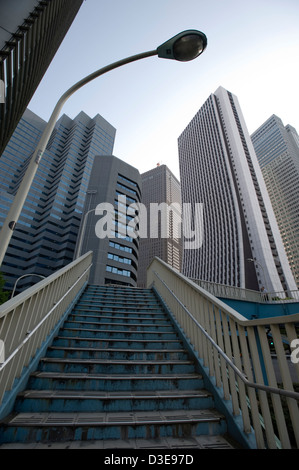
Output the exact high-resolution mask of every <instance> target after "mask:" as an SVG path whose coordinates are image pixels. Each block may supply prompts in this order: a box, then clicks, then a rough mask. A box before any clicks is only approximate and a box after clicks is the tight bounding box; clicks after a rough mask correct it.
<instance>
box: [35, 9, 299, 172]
mask: <svg viewBox="0 0 299 470" xmlns="http://www.w3.org/2000/svg"><path fill="white" fill-rule="evenodd" d="M298 24H299V1H298V0H251V1H247V0H184V1H183V2H182V0H180V1H179V0H150V1H147V0H85V1H84V2H83V5H82V7H81V9H80V10H79V13H78V15H77V17H76V19H75V21H74V22H73V24H72V26H71V28H70V30H69V32H68V34H67V36H66V37H65V39H64V41H63V43H62V45H61V47H60V49H59V50H58V52H57V54H56V56H55V57H54V59H53V61H52V63H51V65H50V67H49V69H48V71H47V72H46V74H45V76H44V78H43V80H42V83H41V84H40V86H39V88H38V89H37V91H36V93H35V95H34V97H33V99H32V101H31V103H30V104H29V108H30V109H31V110H32V111H34V112H35V113H36V114H38V115H39V116H41V117H42V118H43V119H45V120H48V119H49V116H50V114H51V112H52V110H53V108H54V105H55V104H56V102H57V100H58V99H59V97H60V96H61V94H62V93H63V92H64V91H66V89H67V88H69V87H70V86H71V85H73V84H74V83H75V82H76V81H78V80H80V79H81V78H83V77H84V76H85V75H87V74H89V73H91V72H93V71H95V70H96V69H98V68H100V67H103V66H105V65H107V64H110V63H111V62H114V61H116V60H119V59H122V58H124V57H128V56H130V55H134V54H137V53H139V52H144V51H147V50H152V49H156V47H157V46H159V45H160V44H161V43H163V42H164V41H166V40H167V39H168V38H170V37H172V36H174V35H175V34H176V33H178V32H180V31H183V30H186V29H198V30H201V31H203V32H204V33H205V34H206V35H207V37H208V47H207V49H206V51H205V52H204V54H203V55H202V56H200V57H199V58H198V59H196V60H195V61H192V62H188V63H179V62H176V61H170V60H165V59H159V58H157V57H151V58H147V59H143V60H142V61H138V62H136V63H134V64H129V65H126V66H124V67H122V68H120V69H117V70H114V71H112V72H110V73H108V74H106V75H104V76H102V77H100V78H98V79H96V80H95V81H94V82H92V83H90V84H88V85H86V86H85V87H84V88H83V89H81V90H80V91H78V92H77V93H76V94H75V95H73V96H72V97H71V98H70V100H69V101H68V102H67V104H66V105H65V107H64V110H63V112H65V113H66V114H68V115H69V116H70V117H72V118H74V117H75V116H76V115H77V114H78V113H79V112H80V111H81V110H83V111H85V112H86V113H87V114H88V115H89V116H91V117H94V116H95V115H96V114H97V113H99V114H101V115H102V116H103V117H104V118H105V119H106V120H107V121H109V122H110V123H111V124H112V125H113V126H114V127H115V128H116V129H117V133H116V142H115V147H114V155H115V156H117V157H118V158H121V159H122V160H124V161H126V162H127V163H130V164H131V165H133V166H135V167H136V168H138V169H139V171H140V172H141V173H142V172H144V171H147V170H149V169H151V168H154V167H155V166H156V164H157V163H158V162H160V163H165V164H166V165H168V167H169V168H170V169H171V170H172V171H173V172H174V173H175V174H176V176H179V166H178V150H177V139H178V137H179V135H180V134H181V132H182V131H183V130H184V128H185V127H186V126H187V125H188V123H189V122H190V120H191V119H192V118H193V116H194V115H195V114H196V112H197V111H198V109H199V108H200V107H201V106H202V104H203V103H204V102H205V101H206V99H207V98H208V96H209V95H210V94H211V93H213V92H214V91H215V90H216V89H217V88H218V87H219V86H223V87H224V88H226V89H228V90H229V91H231V92H232V93H233V94H235V95H237V97H238V99H239V101H240V105H241V108H242V111H243V114H244V117H245V120H246V123H247V127H248V130H249V132H250V133H252V132H253V131H255V130H256V129H257V128H258V127H259V126H260V125H261V124H262V123H263V122H264V121H265V120H266V119H268V118H269V117H270V116H271V115H272V114H276V115H277V116H279V117H280V118H281V119H282V120H283V122H284V124H285V125H286V124H291V125H293V126H294V127H295V128H296V129H297V131H298V132H299V99H298V96H299V90H298V88H299V27H298Z"/></svg>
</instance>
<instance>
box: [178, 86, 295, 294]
mask: <svg viewBox="0 0 299 470" xmlns="http://www.w3.org/2000/svg"><path fill="white" fill-rule="evenodd" d="M178 144H179V161H180V175H181V191H182V203H183V207H184V204H185V203H191V204H192V205H194V204H195V203H202V204H203V220H202V230H203V233H202V245H201V246H200V247H199V248H196V249H184V254H183V263H182V272H183V274H185V275H186V276H187V277H189V278H194V279H202V280H206V281H210V282H215V283H220V284H226V285H230V286H237V287H241V288H247V289H254V290H259V289H260V288H261V287H262V286H264V287H265V288H266V289H267V290H268V291H272V292H274V291H275V292H278V291H282V290H295V289H297V287H296V283H295V280H294V278H293V275H292V272H291V269H290V266H289V263H288V259H287V257H286V253H285V250H284V247H283V243H282V239H281V236H280V232H279V229H278V226H277V222H276V219H275V216H274V212H273V209H272V206H271V203H270V199H269V195H268V192H267V189H266V186H265V182H264V179H263V176H262V173H261V169H260V166H259V164H258V161H257V157H256V154H255V151H254V148H253V145H252V142H251V139H250V136H249V133H248V130H247V127H246V124H245V121H244V118H243V114H242V111H241V108H240V105H239V102H238V99H237V97H236V96H234V95H233V94H232V93H230V92H228V91H227V90H225V89H224V88H222V87H220V88H218V89H217V91H216V92H215V93H214V94H212V95H211V96H210V97H209V98H208V99H207V101H206V102H205V103H204V105H203V106H202V107H201V109H200V110H199V111H198V113H197V114H196V115H195V117H194V118H193V119H192V121H191V122H190V123H189V125H188V126H187V128H186V129H185V130H184V131H183V133H182V134H181V136H180V137H179V140H178ZM251 260H254V262H252V261H251Z"/></svg>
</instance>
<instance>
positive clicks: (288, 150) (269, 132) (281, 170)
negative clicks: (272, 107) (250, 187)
mask: <svg viewBox="0 0 299 470" xmlns="http://www.w3.org/2000/svg"><path fill="white" fill-rule="evenodd" d="M251 139H252V142H253V146H254V149H255V152H256V155H257V158H258V161H259V164H260V167H261V170H262V173H263V177H264V180H265V183H266V186H267V190H268V193H269V196H270V199H271V203H272V207H273V210H274V213H275V216H276V220H277V223H278V227H279V229H280V233H281V237H282V240H283V244H284V247H285V250H286V254H287V257H288V260H289V263H290V267H291V269H292V272H293V275H294V278H295V280H296V283H297V286H298V287H299V223H298V221H299V136H298V134H297V131H296V129H294V127H292V126H290V125H287V126H284V125H283V123H282V120H281V119H280V118H279V117H277V116H275V115H273V116H271V117H270V118H269V119H268V120H267V121H266V122H265V123H264V124H262V126H260V127H259V128H258V129H257V130H256V131H255V132H254V133H253V134H252V136H251Z"/></svg>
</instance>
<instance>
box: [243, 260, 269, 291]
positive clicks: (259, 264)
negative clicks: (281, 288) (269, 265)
mask: <svg viewBox="0 0 299 470" xmlns="http://www.w3.org/2000/svg"><path fill="white" fill-rule="evenodd" d="M247 261H250V262H251V263H255V264H257V265H258V266H260V268H261V269H262V271H263V275H264V281H265V284H266V276H265V270H264V266H263V265H262V264H261V263H259V262H258V261H256V259H253V258H247ZM267 287H268V286H267V285H266V289H267Z"/></svg>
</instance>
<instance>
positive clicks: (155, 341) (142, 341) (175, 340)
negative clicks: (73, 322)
mask: <svg viewBox="0 0 299 470" xmlns="http://www.w3.org/2000/svg"><path fill="white" fill-rule="evenodd" d="M80 331H82V330H80ZM56 338H58V339H63V340H74V341H111V342H115V341H117V342H120V341H123V342H130V343H132V342H134V343H161V340H160V339H146V340H144V339H135V338H132V339H128V338H114V339H113V338H94V337H92V338H89V337H84V336H56ZM163 343H183V341H182V340H181V339H179V338H177V339H163Z"/></svg>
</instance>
